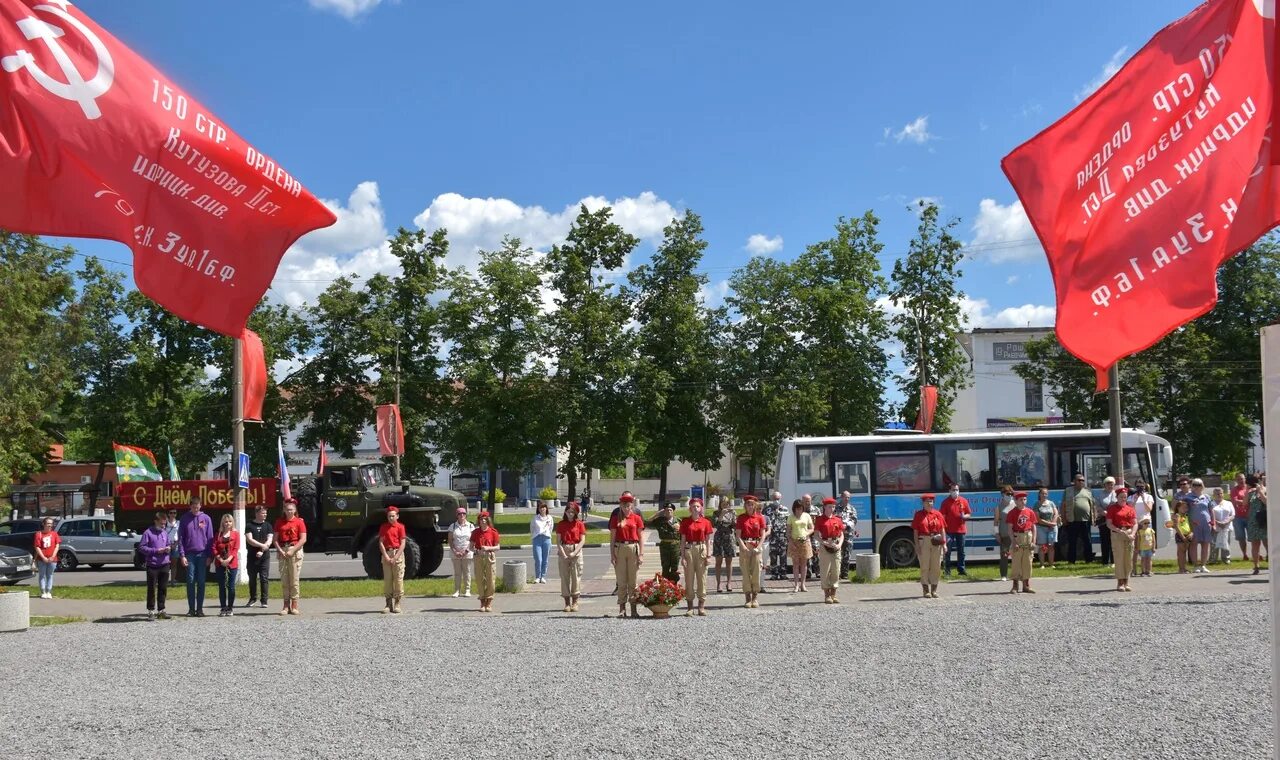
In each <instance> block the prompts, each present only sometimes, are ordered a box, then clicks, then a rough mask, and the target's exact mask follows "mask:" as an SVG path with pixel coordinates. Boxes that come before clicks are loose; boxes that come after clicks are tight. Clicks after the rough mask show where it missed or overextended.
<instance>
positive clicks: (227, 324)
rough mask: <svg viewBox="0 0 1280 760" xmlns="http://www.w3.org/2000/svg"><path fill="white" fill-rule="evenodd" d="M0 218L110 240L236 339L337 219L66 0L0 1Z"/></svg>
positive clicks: (191, 309)
mask: <svg viewBox="0 0 1280 760" xmlns="http://www.w3.org/2000/svg"><path fill="white" fill-rule="evenodd" d="M0 186H3V187H4V192H3V193H0V227H5V228H8V229H10V230H13V231H15V232H24V233H30V234H37V235H66V236H75V237H91V238H104V239H108V240H117V241H119V242H122V243H124V244H125V245H128V246H129V247H130V248H132V249H133V259H134V280H135V282H136V283H137V285H138V289H139V290H141V291H142V292H143V293H144V294H146V295H147V296H148V297H150V298H151V299H153V300H155V301H156V302H157V303H159V304H160V305H161V306H163V307H165V308H166V309H168V310H169V311H171V312H173V313H174V314H176V315H177V316H179V317H181V318H183V319H185V320H188V321H190V322H194V323H196V324H199V325H203V326H205V327H208V328H210V329H212V330H215V331H217V332H220V333H223V334H224V335H229V336H231V337H233V338H239V337H241V334H242V332H243V331H244V328H245V323H246V321H247V320H248V318H249V313H250V312H251V311H253V308H254V307H255V306H256V305H257V303H258V301H259V300H260V299H261V298H262V296H263V294H264V293H265V292H266V290H267V286H268V285H270V283H271V279H272V278H273V277H274V276H275V272H276V268H277V267H278V266H279V263H280V259H281V257H282V256H283V255H284V252H285V250H286V249H287V248H288V247H289V246H290V245H292V244H293V242H294V241H295V240H297V239H298V238H299V237H300V236H301V235H303V234H305V233H307V232H309V231H311V230H314V229H317V228H319V227H327V226H328V225H330V224H333V223H334V221H335V217H334V215H333V213H332V212H331V211H329V209H328V208H326V207H325V206H324V204H322V203H320V202H319V201H318V200H316V198H315V197H314V196H313V195H311V193H309V192H307V191H306V190H305V189H304V188H303V187H302V185H301V183H299V182H298V180H297V179H295V178H294V177H293V176H292V175H290V174H289V173H288V172H286V171H285V170H284V169H283V168H282V167H281V166H280V165H279V164H277V163H276V162H275V161H273V160H272V159H271V158H269V157H268V156H266V155H264V154H263V153H261V152H260V151H258V150H257V149H255V148H254V147H253V146H252V145H249V144H248V143H247V142H245V141H244V140H243V139H242V138H241V137H240V136H239V135H237V134H236V133H235V132H234V131H232V130H231V128H230V127H229V126H227V124H226V123H225V122H224V121H222V120H221V119H219V118H218V117H217V116H215V115H214V114H213V112H211V111H210V110H209V109H208V108H206V107H205V106H204V105H203V104H201V103H200V102H198V101H197V100H195V99H194V98H192V97H191V96H190V95H188V94H187V93H186V92H184V91H183V90H182V88H180V87H178V86H176V85H174V84H173V83H172V82H171V81H169V79H168V78H167V77H165V76H164V75H163V74H161V73H160V72H159V71H157V70H156V69H155V67H153V66H152V65H151V64H149V63H147V61H145V60H144V59H142V58H141V57H139V56H138V55H137V54H136V53H134V52H133V51H132V50H130V49H129V48H127V47H125V46H124V45H123V44H121V43H120V41H119V40H117V39H116V38H115V37H112V36H111V35H110V34H108V33H107V32H106V31H104V30H103V29H102V27H100V26H98V25H97V24H96V23H94V22H93V21H92V20H91V19H89V18H88V17H87V16H86V15H85V14H84V13H83V12H81V11H80V10H79V9H78V8H75V7H74V6H73V5H72V4H71V3H70V2H67V0H44V1H42V0H0Z"/></svg>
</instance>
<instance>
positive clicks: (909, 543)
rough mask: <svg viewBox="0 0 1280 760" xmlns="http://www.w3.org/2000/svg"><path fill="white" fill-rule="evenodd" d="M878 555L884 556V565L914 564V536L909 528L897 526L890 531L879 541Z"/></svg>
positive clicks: (892, 566) (901, 565) (890, 566)
mask: <svg viewBox="0 0 1280 760" xmlns="http://www.w3.org/2000/svg"><path fill="white" fill-rule="evenodd" d="M880 556H881V557H884V563H885V567H888V568H895V567H911V566H913V565H915V564H916V542H915V536H914V535H913V534H912V532H911V529H910V528H898V529H897V530H894V531H890V533H889V535H887V536H885V538H884V541H881V542H880Z"/></svg>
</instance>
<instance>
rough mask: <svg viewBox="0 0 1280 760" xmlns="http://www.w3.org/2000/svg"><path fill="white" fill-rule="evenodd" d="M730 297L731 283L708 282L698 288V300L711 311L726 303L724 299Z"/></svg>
mask: <svg viewBox="0 0 1280 760" xmlns="http://www.w3.org/2000/svg"><path fill="white" fill-rule="evenodd" d="M728 295H729V281H728V280H717V281H715V282H708V283H707V284H705V285H703V286H702V287H700V288H698V300H700V301H702V304H703V305H704V306H706V307H707V308H709V309H715V308H717V307H719V306H720V305H721V304H723V303H724V299H725V298H726V297H727V296H728Z"/></svg>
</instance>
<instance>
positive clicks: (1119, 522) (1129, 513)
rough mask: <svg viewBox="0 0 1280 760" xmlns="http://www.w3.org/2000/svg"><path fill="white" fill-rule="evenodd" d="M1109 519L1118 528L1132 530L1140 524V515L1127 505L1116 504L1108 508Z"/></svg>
mask: <svg viewBox="0 0 1280 760" xmlns="http://www.w3.org/2000/svg"><path fill="white" fill-rule="evenodd" d="M1107 519H1108V520H1110V521H1111V524H1112V525H1114V526H1116V527H1117V528H1132V527H1133V526H1135V525H1137V524H1138V515H1137V513H1136V512H1134V511H1133V507H1131V506H1129V505H1128V504H1127V503H1124V504H1122V503H1120V502H1116V503H1115V504H1112V505H1111V506H1109V507H1107Z"/></svg>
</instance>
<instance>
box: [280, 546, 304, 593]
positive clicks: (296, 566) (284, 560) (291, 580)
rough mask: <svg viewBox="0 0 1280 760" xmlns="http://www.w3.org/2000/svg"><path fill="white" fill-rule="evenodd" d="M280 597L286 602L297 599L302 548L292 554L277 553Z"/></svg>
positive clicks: (300, 574) (300, 576)
mask: <svg viewBox="0 0 1280 760" xmlns="http://www.w3.org/2000/svg"><path fill="white" fill-rule="evenodd" d="M278 556H279V559H280V597H281V598H282V599H283V600H284V601H286V602H296V601H298V581H299V580H300V579H301V578H302V550H301V549H299V550H298V553H297V554H294V555H292V556H289V555H285V554H279V555H278Z"/></svg>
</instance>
